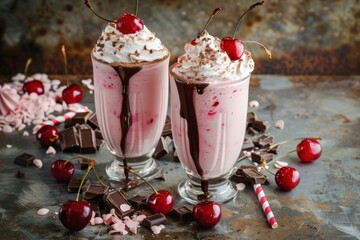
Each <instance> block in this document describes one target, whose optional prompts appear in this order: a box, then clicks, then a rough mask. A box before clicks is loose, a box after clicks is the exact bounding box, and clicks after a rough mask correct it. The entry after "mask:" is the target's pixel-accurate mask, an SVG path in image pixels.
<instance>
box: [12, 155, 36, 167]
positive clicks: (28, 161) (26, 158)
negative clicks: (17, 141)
mask: <svg viewBox="0 0 360 240" xmlns="http://www.w3.org/2000/svg"><path fill="white" fill-rule="evenodd" d="M34 159H35V156H34V155H31V154H29V153H22V154H20V155H19V156H17V157H16V158H15V159H14V163H15V164H18V165H21V166H24V167H29V166H31V165H33V161H34Z"/></svg>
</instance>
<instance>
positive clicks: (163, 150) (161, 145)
mask: <svg viewBox="0 0 360 240" xmlns="http://www.w3.org/2000/svg"><path fill="white" fill-rule="evenodd" d="M168 153H169V149H168V145H167V143H166V140H165V138H164V137H160V140H159V142H158V144H157V146H156V148H155V152H154V154H153V157H154V158H157V159H159V158H162V157H163V156H165V155H166V154H168Z"/></svg>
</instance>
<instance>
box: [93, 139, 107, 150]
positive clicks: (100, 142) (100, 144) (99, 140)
mask: <svg viewBox="0 0 360 240" xmlns="http://www.w3.org/2000/svg"><path fill="white" fill-rule="evenodd" d="M95 143H96V150H100V148H101V147H102V146H103V145H104V144H105V142H104V140H102V139H96V140H95Z"/></svg>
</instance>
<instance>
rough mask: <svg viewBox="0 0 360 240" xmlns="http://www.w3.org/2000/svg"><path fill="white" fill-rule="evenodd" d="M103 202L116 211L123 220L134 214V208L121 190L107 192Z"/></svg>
mask: <svg viewBox="0 0 360 240" xmlns="http://www.w3.org/2000/svg"><path fill="white" fill-rule="evenodd" d="M103 200H104V202H105V204H106V205H107V206H108V208H110V209H112V208H114V209H115V213H116V215H117V216H118V217H119V218H123V217H125V216H129V215H132V214H133V213H134V208H133V206H132V205H131V204H130V203H129V202H128V200H126V198H125V196H124V195H123V194H122V192H121V190H113V191H109V192H107V193H106V194H105V196H104V197H103ZM128 208H129V209H128ZM124 209H125V210H124Z"/></svg>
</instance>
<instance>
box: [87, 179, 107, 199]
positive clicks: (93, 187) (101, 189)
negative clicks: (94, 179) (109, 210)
mask: <svg viewBox="0 0 360 240" xmlns="http://www.w3.org/2000/svg"><path fill="white" fill-rule="evenodd" d="M108 190H109V187H106V186H103V185H98V184H92V183H90V184H88V185H86V186H84V187H83V188H82V191H83V193H82V194H83V198H84V199H85V200H90V199H91V200H95V199H100V198H102V197H103V196H104V195H105V193H106V192H108Z"/></svg>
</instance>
